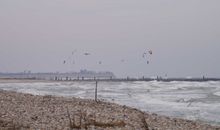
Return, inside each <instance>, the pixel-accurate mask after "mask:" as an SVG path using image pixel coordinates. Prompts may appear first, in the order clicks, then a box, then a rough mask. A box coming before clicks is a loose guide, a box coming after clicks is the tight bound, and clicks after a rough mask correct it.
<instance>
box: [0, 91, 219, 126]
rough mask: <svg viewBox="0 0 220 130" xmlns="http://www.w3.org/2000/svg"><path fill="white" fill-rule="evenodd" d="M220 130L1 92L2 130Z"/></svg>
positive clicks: (117, 108) (105, 106) (111, 107)
mask: <svg viewBox="0 0 220 130" xmlns="http://www.w3.org/2000/svg"><path fill="white" fill-rule="evenodd" d="M19 129H22V130H30V129H31V130H32V129H33V130H35V129H40V130H55V129H57V130H72V129H73V130H77V129H82V130H86V129H88V130H103V129H106V130H115V129H120V130H220V127H218V126H211V125H208V124H202V123H200V122H195V121H189V120H184V119H177V118H169V117H166V116H158V115H156V114H149V113H146V112H142V111H140V110H137V109H134V108H131V107H127V106H121V105H118V104H114V103H107V102H95V101H94V100H88V99H79V98H64V97H54V96H49V95H47V96H34V95H31V94H23V93H17V92H9V91H4V90H0V130H19Z"/></svg>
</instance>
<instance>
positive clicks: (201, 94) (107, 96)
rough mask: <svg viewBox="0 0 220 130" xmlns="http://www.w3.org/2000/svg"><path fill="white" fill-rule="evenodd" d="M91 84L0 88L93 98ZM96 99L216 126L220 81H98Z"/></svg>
mask: <svg viewBox="0 0 220 130" xmlns="http://www.w3.org/2000/svg"><path fill="white" fill-rule="evenodd" d="M95 88H96V82H95V81H65V82H64V81H51V82H50V81H47V82H45V81H42V82H39V81H38V82H34V81H33V82H22V81H19V82H10V80H9V81H8V82H4V83H0V89H2V90H10V91H16V92H22V93H29V94H34V95H54V96H63V97H79V98H83V99H94V98H95ZM97 95H98V100H102V101H107V102H113V103H118V104H121V105H126V106H130V107H133V108H137V109H140V110H142V111H145V112H149V113H156V114H159V115H165V116H170V117H177V118H183V119H189V120H195V121H201V122H204V123H208V124H212V125H218V126H220V81H207V82H186V81H172V82H163V81H148V82H147V81H126V82H125V81H117V82H113V81H99V82H98V85H97Z"/></svg>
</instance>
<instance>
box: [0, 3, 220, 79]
mask: <svg viewBox="0 0 220 130" xmlns="http://www.w3.org/2000/svg"><path fill="white" fill-rule="evenodd" d="M219 5H220V1H219V0H63V1H62V0H19V1H18V0H0V72H23V71H24V70H31V71H32V72H57V71H59V72H66V71H79V70H80V69H89V70H95V71H103V70H108V71H112V72H114V73H115V74H116V75H117V76H119V77H121V76H126V75H129V76H134V77H137V76H142V75H145V76H155V75H160V76H164V75H165V74H167V75H168V76H169V77H175V76H177V77H185V76H196V77H201V76H202V75H206V76H211V77H220V58H219V56H220V8H219ZM146 50H152V51H153V55H151V56H148V59H143V58H142V54H143V52H144V51H146ZM73 51H74V52H75V53H74V55H72V52H73ZM85 52H89V53H91V55H89V56H85V55H83V53H85ZM64 60H65V61H66V64H63V61H64ZM121 60H124V62H122V61H121ZM146 60H149V61H150V64H147V62H146ZM99 61H102V64H99ZM73 62H74V64H73Z"/></svg>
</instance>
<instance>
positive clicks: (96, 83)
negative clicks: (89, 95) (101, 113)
mask: <svg viewBox="0 0 220 130" xmlns="http://www.w3.org/2000/svg"><path fill="white" fill-rule="evenodd" d="M97 87H98V81H97V80H96V82H95V101H96V102H97Z"/></svg>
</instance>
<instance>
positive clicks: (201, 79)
mask: <svg viewBox="0 0 220 130" xmlns="http://www.w3.org/2000/svg"><path fill="white" fill-rule="evenodd" d="M0 80H11V81H13V80H17V81H19V80H21V81H24V80H27V81H73V82H74V81H111V82H130V81H162V82H173V81H186V82H206V81H220V78H155V79H154V78H129V77H127V78H86V77H84V78H78V79H77V78H72V77H65V78H57V79H56V78H54V79H53V78H51V79H43V78H42V79H41V78H39V79H38V78H34V77H33V78H9V77H0Z"/></svg>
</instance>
